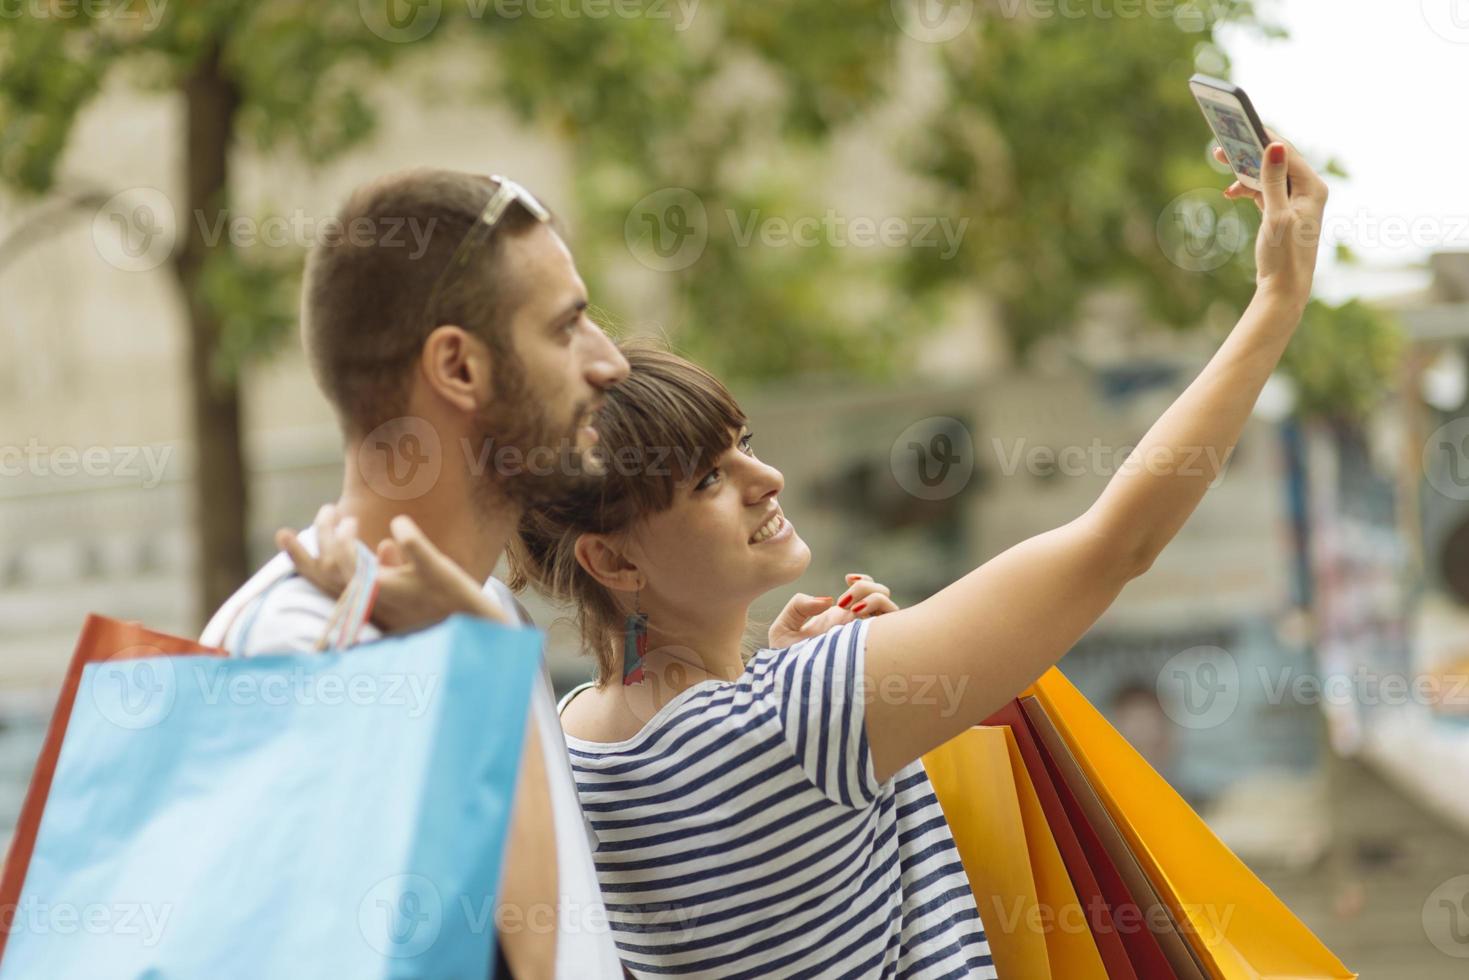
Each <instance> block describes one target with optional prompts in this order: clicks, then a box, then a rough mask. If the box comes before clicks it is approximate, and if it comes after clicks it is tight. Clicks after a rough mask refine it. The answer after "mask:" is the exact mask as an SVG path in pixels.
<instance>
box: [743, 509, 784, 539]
mask: <svg viewBox="0 0 1469 980" xmlns="http://www.w3.org/2000/svg"><path fill="white" fill-rule="evenodd" d="M785 522H786V519H785V518H784V517H781V516H780V515H779V514H776V515H775V516H774V517H772V518H771V519H770V520H768V521H766V522H765V526H764V527H762V528H760V530H758V531H756V532H755V536H754V537H752V538H751V539H750V543H751V544H759V543H760V542H761V541H764V540H765V539H766V538H768V537H770V536H771V535H773V534H775V533H776V532H777V531H779V530H780V529H781V528H782V527H784V526H785Z"/></svg>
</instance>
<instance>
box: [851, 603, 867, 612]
mask: <svg viewBox="0 0 1469 980" xmlns="http://www.w3.org/2000/svg"><path fill="white" fill-rule="evenodd" d="M866 608H867V603H865V602H859V603H857V604H856V605H855V606H853V607H852V612H854V613H859V612H861V611H862V610H864V609H866Z"/></svg>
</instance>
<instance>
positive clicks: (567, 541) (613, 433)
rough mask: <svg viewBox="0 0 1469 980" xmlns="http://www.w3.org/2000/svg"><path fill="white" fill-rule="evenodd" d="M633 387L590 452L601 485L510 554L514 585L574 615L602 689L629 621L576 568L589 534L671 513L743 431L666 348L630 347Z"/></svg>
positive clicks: (526, 524) (706, 381) (555, 505)
mask: <svg viewBox="0 0 1469 980" xmlns="http://www.w3.org/2000/svg"><path fill="white" fill-rule="evenodd" d="M618 347H619V349H620V350H621V351H622V353H623V356H624V357H626V358H627V362H628V368H629V371H628V375H627V378H626V379H625V380H624V381H622V382H621V383H619V384H618V385H616V386H615V387H614V388H612V389H611V390H609V391H608V392H607V402H606V405H605V407H604V408H603V409H602V411H601V413H600V414H599V418H598V421H597V426H596V427H597V433H598V435H599V436H600V437H601V438H600V439H599V440H598V442H597V444H596V445H595V446H594V447H593V450H592V451H593V452H595V453H596V454H597V455H598V456H599V458H600V459H601V460H602V462H603V466H604V468H605V475H604V476H603V477H602V478H601V479H599V480H596V481H595V482H591V483H588V484H586V485H585V486H584V487H583V488H582V489H581V490H579V491H577V492H575V493H573V494H571V495H570V496H568V497H566V498H565V499H562V500H558V501H555V502H552V503H548V504H545V505H539V506H535V507H532V508H530V509H529V510H528V511H527V512H526V514H525V515H524V516H523V517H522V518H521V522H520V526H519V528H518V529H517V533H516V534H515V535H514V536H513V537H512V539H511V542H510V547H509V555H508V558H509V564H510V574H509V576H508V582H509V585H510V587H511V588H512V589H515V590H517V591H519V590H520V589H523V588H525V586H526V585H534V586H535V587H536V589H537V590H539V591H540V592H542V593H544V594H545V595H546V596H547V597H548V598H550V599H552V600H555V601H558V602H562V603H567V604H569V605H571V606H572V607H573V609H574V610H575V618H576V621H577V625H578V627H579V628H580V631H581V638H582V645H583V647H584V649H585V650H587V651H588V652H589V653H591V654H592V655H593V656H594V657H595V658H596V661H597V684H598V685H599V686H600V685H603V684H606V683H607V682H608V681H609V680H611V679H613V678H615V677H618V676H620V675H621V669H622V632H623V626H624V620H625V618H626V616H627V611H626V610H625V609H624V608H623V606H622V605H620V604H619V602H618V598H617V596H616V594H615V593H614V592H613V591H612V590H610V589H608V588H607V587H606V586H604V585H602V584H601V583H600V582H598V581H597V580H596V579H594V578H592V576H591V575H589V574H587V571H586V569H584V568H582V567H581V565H580V563H578V562H577V560H576V542H577V538H579V537H581V535H583V534H613V535H615V534H619V533H623V532H626V531H628V530H630V529H631V528H632V526H633V525H634V524H635V523H636V522H637V521H638V520H640V519H642V518H644V517H648V516H650V515H653V514H657V513H659V512H661V511H664V510H667V509H668V508H669V507H671V506H673V502H674V500H675V499H676V494H677V493H678V491H679V490H680V489H681V488H682V487H683V486H685V485H687V483H688V481H690V480H692V479H693V478H695V477H697V476H699V475H701V474H702V473H704V472H705V471H707V470H709V469H710V468H711V467H713V466H714V462H715V460H717V459H718V458H719V457H720V456H721V455H723V453H724V452H725V450H727V449H729V448H730V447H731V446H732V445H733V444H734V440H735V438H736V437H737V434H738V432H739V431H740V429H741V427H743V426H744V424H745V422H746V418H745V414H744V412H742V411H741V410H740V407H739V405H738V403H736V402H735V400H734V396H733V395H731V394H730V393H729V389H727V388H725V386H724V385H723V384H722V383H721V382H720V381H719V379H718V378H716V377H714V376H713V375H712V374H710V373H709V372H708V371H705V370H704V369H703V368H701V367H699V366H698V365H697V364H694V363H692V362H690V361H687V360H685V359H683V358H682V357H679V356H678V355H677V354H674V353H672V352H671V351H669V350H668V349H667V348H666V347H664V346H662V345H661V344H659V343H657V342H655V341H651V340H647V339H635V340H627V341H623V342H621V343H619V344H618Z"/></svg>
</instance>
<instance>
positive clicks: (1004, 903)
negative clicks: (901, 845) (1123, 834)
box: [923, 725, 1107, 980]
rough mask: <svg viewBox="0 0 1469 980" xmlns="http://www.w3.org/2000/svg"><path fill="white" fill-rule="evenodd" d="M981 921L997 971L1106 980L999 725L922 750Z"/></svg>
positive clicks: (1009, 737) (1060, 979)
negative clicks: (932, 748) (926, 751)
mask: <svg viewBox="0 0 1469 980" xmlns="http://www.w3.org/2000/svg"><path fill="white" fill-rule="evenodd" d="M923 767H924V769H925V770H926V771H927V773H928V777H929V781H930V782H932V783H933V788H934V793H935V795H937V796H938V800H939V805H940V806H941V807H942V808H943V811H944V818H945V820H946V821H947V822H948V824H949V829H950V832H951V833H952V834H953V835H954V843H955V845H956V846H957V847H958V849H959V857H960V859H961V860H962V861H963V863H964V872H965V874H966V875H967V876H968V878H969V885H970V888H972V889H973V891H974V898H975V903H976V904H977V905H978V907H979V914H980V918H981V920H982V921H983V922H984V929H985V936H986V938H987V939H988V940H989V945H990V954H991V955H992V956H993V957H994V961H995V971H996V972H997V973H998V974H999V975H1000V976H1002V977H1003V976H1015V977H1026V978H1028V980H1030V978H1034V980H1106V978H1107V971H1106V969H1105V968H1104V967H1103V965H1102V958H1101V955H1100V954H1099V953H1098V950H1097V944H1096V942H1095V941H1094V940H1093V939H1092V936H1091V933H1090V932H1089V931H1088V930H1087V929H1085V928H1075V927H1074V926H1075V924H1077V923H1084V922H1085V921H1086V914H1085V912H1084V910H1082V909H1081V904H1080V901H1079V899H1078V898H1077V895H1076V890H1075V889H1074V888H1073V887H1072V884H1071V879H1070V878H1069V877H1068V876H1067V873H1066V866H1065V864H1064V863H1063V861H1062V858H1061V852H1060V850H1059V849H1058V847H1057V845H1056V840H1055V837H1054V836H1053V835H1052V834H1051V831H1050V829H1049V827H1048V826H1047V824H1046V817H1045V812H1044V811H1043V809H1042V808H1041V803H1040V799H1039V797H1038V796H1037V795H1036V790H1035V786H1034V785H1033V784H1032V783H1031V781H1030V777H1029V775H1028V774H1027V773H1026V769H1025V763H1024V762H1023V761H1022V759H1021V755H1020V749H1019V746H1018V745H1017V744H1016V741H1015V736H1014V735H1013V733H1012V732H1011V731H1010V729H1009V728H1008V727H1006V726H1003V725H994V726H983V727H976V728H971V729H969V730H968V731H967V732H965V733H963V734H962V735H960V736H959V737H957V738H955V739H952V740H950V741H949V742H947V743H945V744H944V745H941V746H939V747H938V748H937V749H934V750H933V751H932V752H929V753H928V754H927V755H925V756H924V757H923Z"/></svg>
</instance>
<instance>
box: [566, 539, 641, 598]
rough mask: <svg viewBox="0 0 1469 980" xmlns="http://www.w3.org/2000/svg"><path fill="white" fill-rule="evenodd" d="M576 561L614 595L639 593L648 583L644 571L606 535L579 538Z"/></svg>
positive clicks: (575, 550) (577, 540)
mask: <svg viewBox="0 0 1469 980" xmlns="http://www.w3.org/2000/svg"><path fill="white" fill-rule="evenodd" d="M574 552H575V554H576V561H577V564H579V565H580V566H581V567H582V569H583V570H584V571H585V572H586V573H587V574H588V575H590V576H591V577H592V578H594V579H596V580H597V582H598V583H600V584H601V585H603V586H605V587H606V588H609V589H611V590H613V591H614V592H636V591H637V590H638V589H641V588H642V587H643V586H644V585H645V584H646V582H645V581H644V579H645V576H644V575H643V573H642V570H641V569H639V568H638V566H637V565H635V564H633V563H632V562H631V561H629V560H628V558H627V556H626V555H625V554H624V553H623V552H622V551H621V550H620V549H619V548H618V547H617V546H616V545H615V544H614V543H613V541H612V539H611V538H610V537H608V536H607V535H605V534H590V533H588V534H583V535H581V536H580V537H578V538H577V539H576V547H575V549H574Z"/></svg>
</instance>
